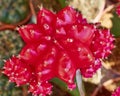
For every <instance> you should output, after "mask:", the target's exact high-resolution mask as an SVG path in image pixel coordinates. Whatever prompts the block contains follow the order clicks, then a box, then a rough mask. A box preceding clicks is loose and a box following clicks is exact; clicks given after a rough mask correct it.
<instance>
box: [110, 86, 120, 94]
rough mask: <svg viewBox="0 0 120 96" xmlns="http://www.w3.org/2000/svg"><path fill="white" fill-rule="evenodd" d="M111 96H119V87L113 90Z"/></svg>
mask: <svg viewBox="0 0 120 96" xmlns="http://www.w3.org/2000/svg"><path fill="white" fill-rule="evenodd" d="M111 96H120V87H118V88H117V89H115V91H114V92H113V93H112V95H111Z"/></svg>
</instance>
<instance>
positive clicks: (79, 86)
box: [76, 69, 85, 96]
mask: <svg viewBox="0 0 120 96" xmlns="http://www.w3.org/2000/svg"><path fill="white" fill-rule="evenodd" d="M76 82H77V86H78V90H79V93H80V96H85V93H84V90H83V85H82V76H81V72H80V70H79V69H78V70H77V71H76Z"/></svg>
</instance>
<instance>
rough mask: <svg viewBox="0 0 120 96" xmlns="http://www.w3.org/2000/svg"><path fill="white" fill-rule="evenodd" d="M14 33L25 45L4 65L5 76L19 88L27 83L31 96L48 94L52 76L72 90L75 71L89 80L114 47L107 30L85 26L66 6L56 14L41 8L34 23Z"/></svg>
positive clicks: (81, 18) (79, 16)
mask: <svg viewBox="0 0 120 96" xmlns="http://www.w3.org/2000/svg"><path fill="white" fill-rule="evenodd" d="M17 30H18V31H19V33H20V35H21V37H22V39H23V40H24V42H25V43H26V45H25V47H24V48H23V49H22V50H21V52H20V54H19V55H18V56H12V57H11V59H9V60H7V61H6V62H5V66H4V74H6V75H7V76H8V77H9V79H10V80H11V81H12V82H15V83H16V84H17V85H18V86H19V85H23V84H28V85H29V91H30V92H32V93H33V95H34V96H37V95H38V94H40V95H41V96H46V95H47V94H51V93H52V91H51V89H52V85H51V83H49V80H51V79H52V78H54V77H57V78H60V79H61V80H63V81H64V82H66V84H67V85H68V88H69V89H71V90H72V89H74V88H75V87H76V85H75V83H74V77H75V73H76V70H77V69H80V70H81V72H82V75H83V76H84V77H87V78H88V77H92V76H93V74H94V73H96V71H97V69H98V68H100V66H101V61H100V59H101V58H106V57H107V56H108V55H109V54H110V53H111V50H112V49H113V48H114V45H113V41H114V38H113V36H112V35H111V34H110V31H109V30H107V29H99V28H98V25H97V24H90V23H88V22H87V21H86V19H84V18H83V17H82V15H81V14H80V13H79V12H77V11H75V10H74V9H73V8H71V7H69V6H68V7H65V8H64V9H62V10H61V11H60V12H58V13H56V14H55V13H52V12H51V11H49V10H46V9H41V10H40V11H39V13H38V16H37V24H28V25H25V26H21V27H19V28H17ZM18 69H19V70H18Z"/></svg>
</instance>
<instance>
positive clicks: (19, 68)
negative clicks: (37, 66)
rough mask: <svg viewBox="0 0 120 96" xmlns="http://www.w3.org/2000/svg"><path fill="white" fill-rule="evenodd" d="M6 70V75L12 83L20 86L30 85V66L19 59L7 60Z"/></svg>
mask: <svg viewBox="0 0 120 96" xmlns="http://www.w3.org/2000/svg"><path fill="white" fill-rule="evenodd" d="M4 68H5V71H4V74H6V75H7V76H8V77H9V79H10V81H12V82H16V84H17V85H18V86H19V85H23V84H26V83H28V82H29V80H30V78H31V73H32V72H31V69H30V66H29V65H27V64H26V63H25V62H23V61H22V60H21V59H19V58H17V57H12V58H11V59H9V60H7V61H6V63H5V66H4Z"/></svg>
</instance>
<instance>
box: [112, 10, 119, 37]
mask: <svg viewBox="0 0 120 96" xmlns="http://www.w3.org/2000/svg"><path fill="white" fill-rule="evenodd" d="M113 15H114V16H113V18H112V19H111V20H112V23H113V27H112V28H111V32H112V33H113V35H115V37H118V36H120V17H118V15H117V14H116V13H115V12H114V13H113Z"/></svg>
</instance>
